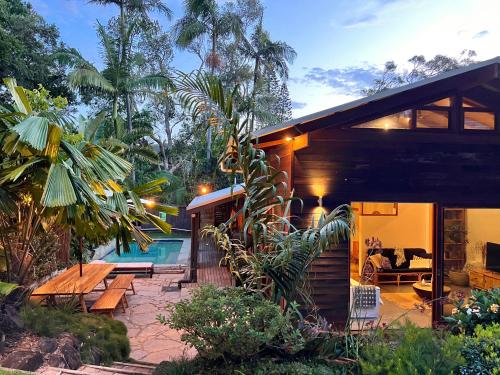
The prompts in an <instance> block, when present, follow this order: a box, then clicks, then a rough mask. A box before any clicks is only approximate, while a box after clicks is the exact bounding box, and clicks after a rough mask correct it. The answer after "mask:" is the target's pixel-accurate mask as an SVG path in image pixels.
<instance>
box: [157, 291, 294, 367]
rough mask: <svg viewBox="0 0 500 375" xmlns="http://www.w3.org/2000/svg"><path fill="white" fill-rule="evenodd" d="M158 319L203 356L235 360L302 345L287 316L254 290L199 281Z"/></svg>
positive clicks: (285, 351)
mask: <svg viewBox="0 0 500 375" xmlns="http://www.w3.org/2000/svg"><path fill="white" fill-rule="evenodd" d="M168 312H169V315H168V317H167V318H165V317H162V318H161V321H162V322H163V323H164V324H168V325H169V326H170V327H171V328H174V329H178V330H182V331H183V333H182V336H181V340H182V341H185V342H187V343H188V344H189V345H191V346H193V347H195V348H196V350H197V351H198V354H199V355H200V356H202V357H204V358H208V359H212V360H213V359H232V360H240V359H246V358H250V357H254V356H256V355H258V354H259V353H262V352H263V351H265V350H270V349H271V348H272V349H274V350H278V351H281V352H284V353H292V354H293V353H295V352H297V351H298V350H300V349H301V348H302V346H303V340H302V337H301V335H300V333H299V331H298V330H296V329H294V328H293V327H292V324H291V321H290V316H289V315H283V314H282V313H281V310H280V308H279V306H278V305H276V304H273V303H271V302H269V301H268V300H266V299H265V298H264V297H263V296H262V295H261V294H259V293H248V292H246V291H245V290H244V289H242V288H225V289H223V290H220V289H216V288H215V287H214V286H213V285H208V286H203V287H200V288H199V289H195V290H193V292H192V298H191V299H190V300H184V301H181V302H178V303H177V304H175V305H170V306H169V307H168Z"/></svg>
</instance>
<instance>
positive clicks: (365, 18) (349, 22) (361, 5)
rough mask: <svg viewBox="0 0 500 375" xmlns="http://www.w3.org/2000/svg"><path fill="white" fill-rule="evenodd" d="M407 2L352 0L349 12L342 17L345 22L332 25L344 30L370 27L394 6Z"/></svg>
mask: <svg viewBox="0 0 500 375" xmlns="http://www.w3.org/2000/svg"><path fill="white" fill-rule="evenodd" d="M407 2H408V0H406V1H405V2H403V1H401V0H362V1H361V0H358V1H356V0H354V1H353V0H350V2H348V6H347V7H346V10H347V12H346V14H344V15H343V17H342V18H344V21H340V22H332V24H333V25H334V26H335V25H336V26H341V27H344V28H355V27H365V26H370V25H373V24H375V23H377V22H378V21H379V20H380V18H381V16H383V14H384V13H386V12H387V11H390V9H392V8H393V5H396V4H398V3H401V4H403V5H404V4H406V3H407ZM353 3H354V4H353ZM344 16H345V17H344Z"/></svg>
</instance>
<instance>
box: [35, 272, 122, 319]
mask: <svg viewBox="0 0 500 375" xmlns="http://www.w3.org/2000/svg"><path fill="white" fill-rule="evenodd" d="M82 267H83V272H82V276H80V265H78V264H77V265H74V266H73V267H71V268H68V269H67V270H66V271H64V272H62V273H60V274H59V275H57V276H56V277H54V278H52V279H50V280H49V281H47V282H46V283H45V284H43V285H42V286H40V287H38V288H37V289H35V290H34V291H33V293H32V294H31V295H32V296H46V297H48V298H49V300H50V301H51V302H52V303H55V297H56V296H71V295H77V296H78V299H79V301H80V305H81V306H82V310H83V311H84V312H87V306H86V305H85V298H84V297H85V295H86V294H89V293H91V292H92V291H94V290H95V288H96V286H97V285H99V284H100V283H101V282H104V286H105V287H106V288H107V283H106V277H107V276H108V275H109V274H110V273H111V272H112V271H113V269H114V268H115V267H116V265H115V264H112V263H106V264H83V265H82Z"/></svg>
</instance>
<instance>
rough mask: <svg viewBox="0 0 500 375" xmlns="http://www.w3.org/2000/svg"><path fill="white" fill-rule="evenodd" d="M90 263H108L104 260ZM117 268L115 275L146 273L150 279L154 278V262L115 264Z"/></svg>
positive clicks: (114, 270)
mask: <svg viewBox="0 0 500 375" xmlns="http://www.w3.org/2000/svg"><path fill="white" fill-rule="evenodd" d="M90 263H107V262H105V261H104V260H93V261H92V262H90ZM115 264H116V267H115V268H114V269H113V272H112V273H114V274H117V273H145V274H147V275H149V277H150V278H152V277H153V270H154V269H153V263H152V262H135V263H115Z"/></svg>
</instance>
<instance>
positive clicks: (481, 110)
mask: <svg viewBox="0 0 500 375" xmlns="http://www.w3.org/2000/svg"><path fill="white" fill-rule="evenodd" d="M466 112H476V113H492V114H493V128H491V129H467V128H466V127H465V113H466ZM497 119H498V114H497V112H496V111H495V110H494V109H492V108H487V107H464V106H461V108H460V120H461V130H462V131H464V132H467V133H490V132H495V131H498V120H497Z"/></svg>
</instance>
